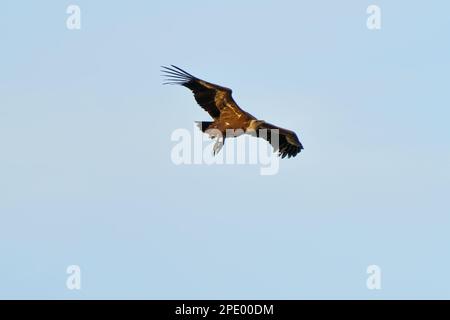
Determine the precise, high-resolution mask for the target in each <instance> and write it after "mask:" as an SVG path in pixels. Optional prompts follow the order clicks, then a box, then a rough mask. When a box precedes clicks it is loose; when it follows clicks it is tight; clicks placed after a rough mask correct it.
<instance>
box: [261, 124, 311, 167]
mask: <svg viewBox="0 0 450 320" xmlns="http://www.w3.org/2000/svg"><path fill="white" fill-rule="evenodd" d="M261 129H263V130H261ZM264 129H265V130H264ZM257 134H258V136H259V137H261V138H264V139H266V140H267V141H269V143H270V144H271V145H272V147H273V148H274V150H275V151H278V154H279V155H280V157H282V158H285V157H286V156H287V157H288V158H290V157H295V156H296V155H297V154H298V153H299V152H300V151H302V149H303V145H302V144H301V142H300V140H298V137H297V135H296V134H295V132H294V131H291V130H287V129H284V128H280V127H278V126H275V125H273V124H270V123H267V122H264V123H262V124H261V125H260V126H259V130H258V132H257Z"/></svg>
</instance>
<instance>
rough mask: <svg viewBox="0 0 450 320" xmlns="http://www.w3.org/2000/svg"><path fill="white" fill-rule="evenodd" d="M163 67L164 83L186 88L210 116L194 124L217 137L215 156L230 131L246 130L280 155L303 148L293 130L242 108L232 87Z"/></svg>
mask: <svg viewBox="0 0 450 320" xmlns="http://www.w3.org/2000/svg"><path fill="white" fill-rule="evenodd" d="M162 68H163V69H162V70H161V71H162V72H163V73H164V76H165V77H166V80H167V81H166V82H165V83H164V84H179V85H182V86H184V87H186V88H189V89H190V90H191V91H192V92H193V93H194V98H195V100H196V101H197V103H198V104H199V105H200V106H201V107H202V108H203V109H204V110H205V111H206V112H208V113H209V115H210V116H211V118H212V119H213V121H201V122H197V123H198V125H199V128H200V130H202V132H205V133H209V135H210V137H211V138H217V142H216V143H215V145H214V147H213V152H214V155H215V154H217V153H218V152H219V151H220V149H221V148H222V146H223V145H224V143H225V137H227V138H228V137H230V132H233V133H234V134H233V135H232V137H237V136H239V135H241V134H244V133H247V134H252V135H254V136H255V135H256V136H257V137H261V138H264V139H266V140H267V141H268V142H269V143H270V144H271V145H272V147H273V148H274V151H278V155H279V156H280V157H281V158H285V157H286V156H287V157H288V158H290V157H295V156H296V155H297V154H298V153H299V152H300V151H301V150H302V149H303V146H302V144H301V143H300V141H299V140H298V137H297V135H296V134H295V132H293V131H291V130H287V129H283V128H281V127H278V126H275V125H273V124H270V123H268V122H266V121H264V120H259V119H257V118H255V117H254V116H252V115H251V114H250V113H248V112H246V111H244V110H242V109H241V108H240V107H239V106H238V104H237V103H236V102H235V101H234V100H233V97H232V96H231V93H232V91H231V89H229V88H225V87H222V86H219V85H216V84H213V83H210V82H206V81H204V80H201V79H199V78H197V77H194V76H193V75H191V74H189V73H187V72H186V71H184V70H182V69H180V68H178V67H176V66H174V65H172V66H171V68H170V67H164V66H163V67H162Z"/></svg>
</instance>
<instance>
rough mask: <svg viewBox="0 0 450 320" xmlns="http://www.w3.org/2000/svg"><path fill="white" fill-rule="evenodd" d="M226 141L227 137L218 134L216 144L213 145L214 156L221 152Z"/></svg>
mask: <svg viewBox="0 0 450 320" xmlns="http://www.w3.org/2000/svg"><path fill="white" fill-rule="evenodd" d="M224 142H225V138H224V137H223V136H222V135H219V136H217V139H216V143H215V144H214V147H213V155H214V156H215V155H216V154H218V153H219V152H220V149H222V147H223V144H224Z"/></svg>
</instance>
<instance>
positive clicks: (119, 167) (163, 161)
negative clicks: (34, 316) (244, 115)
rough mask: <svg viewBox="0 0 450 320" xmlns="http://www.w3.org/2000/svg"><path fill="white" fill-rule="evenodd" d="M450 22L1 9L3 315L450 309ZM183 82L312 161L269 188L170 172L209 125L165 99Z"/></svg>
mask: <svg viewBox="0 0 450 320" xmlns="http://www.w3.org/2000/svg"><path fill="white" fill-rule="evenodd" d="M69 4H77V5H79V6H80V7H81V19H82V21H81V30H76V31H70V30H68V29H67V28H66V19H67V17H68V15H67V14H66V8H67V6H68V5H69ZM370 4H377V5H379V6H380V7H381V9H382V29H381V30H379V31H370V30H368V29H367V27H366V19H367V14H366V8H367V6H368V5H370ZM449 12H450V4H449V3H448V2H447V1H422V2H419V1H415V2H412V1H406V0H404V1H361V0H354V1H350V0H349V1H331V0H330V1H323V0H319V1H261V0H258V1H245V2H244V1H226V2H225V1H222V2H219V1H120V2H119V1H114V2H113V1H81V0H79V1H72V2H69V1H60V0H58V1H56V0H55V1H24V0H19V1H17V0H14V1H12V0H10V1H2V2H1V4H0V39H1V50H0V57H1V59H0V152H1V157H0V219H1V220H0V254H1V258H0V259H1V260H0V298H41V299H48V298H60V299H80V298H88V299H90V298H125V299H128V298H138V299H144V298H149V299H181V298H182V299H197V298H199V299H217V298H224V299H225V298H235V299H241V298H249V299H250V298H251V299H303V298H324V299H330V298H342V299H346V298H357V299H362V298H368V299H379V298H388V299H391V298H437V299H442V298H447V299H449V298H450V273H449V270H450V252H449V244H450V233H449V230H450V217H449V215H450V204H449V193H450V192H449V191H450V144H449V138H450V128H449V118H450V109H449V106H450V98H449V78H448V75H449V74H450V64H449V56H450V43H449V41H448V39H449V38H450V35H449V33H450V19H449V18H448V16H449ZM167 64H176V65H178V66H180V67H182V68H185V69H186V70H187V71H189V72H191V73H193V74H195V75H197V76H199V77H202V78H204V79H207V80H209V81H212V82H216V83H219V84H222V85H225V86H228V87H231V88H233V92H234V93H233V94H234V98H235V99H236V101H237V102H238V103H239V104H240V105H241V106H242V107H244V108H245V109H246V110H248V111H249V112H251V113H252V114H255V115H257V116H259V117H260V118H262V119H266V120H270V121H271V122H273V123H276V124H278V125H280V126H283V127H286V128H290V129H292V130H295V131H296V132H297V133H298V134H299V137H300V139H301V141H302V142H303V144H304V146H305V150H304V152H303V153H301V154H300V155H299V156H298V157H296V158H294V159H289V160H286V159H285V160H284V161H283V162H282V163H281V168H280V172H279V174H278V175H275V176H269V177H268V176H260V175H259V169H258V167H256V166H206V165H199V166H175V165H174V164H173V163H172V162H171V160H170V151H171V148H172V147H173V145H174V143H173V142H171V141H170V134H171V133H172V131H173V130H174V129H177V128H188V129H192V123H193V122H194V121H195V120H207V119H208V115H207V114H206V113H205V112H203V111H202V110H201V109H200V108H199V107H197V106H196V103H195V101H194V99H193V97H192V96H191V94H190V93H189V91H188V90H186V89H185V88H182V87H173V86H162V85H161V83H162V79H161V77H160V71H159V70H160V68H159V66H160V65H167ZM72 264H76V265H79V266H80V267H81V270H82V290H80V291H70V290H68V289H67V288H66V285H65V282H66V277H67V275H66V268H67V266H69V265H72ZM371 264H377V265H379V266H380V267H381V269H382V289H381V290H379V291H370V290H368V289H367V288H366V278H367V274H366V268H367V266H368V265H371Z"/></svg>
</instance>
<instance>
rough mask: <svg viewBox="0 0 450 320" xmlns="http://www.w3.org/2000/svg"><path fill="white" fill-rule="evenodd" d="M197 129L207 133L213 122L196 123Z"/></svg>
mask: <svg viewBox="0 0 450 320" xmlns="http://www.w3.org/2000/svg"><path fill="white" fill-rule="evenodd" d="M195 123H196V124H197V127H198V128H199V129H200V130H202V132H205V131H206V130H208V128H209V126H210V125H211V123H212V121H196V122H195Z"/></svg>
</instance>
